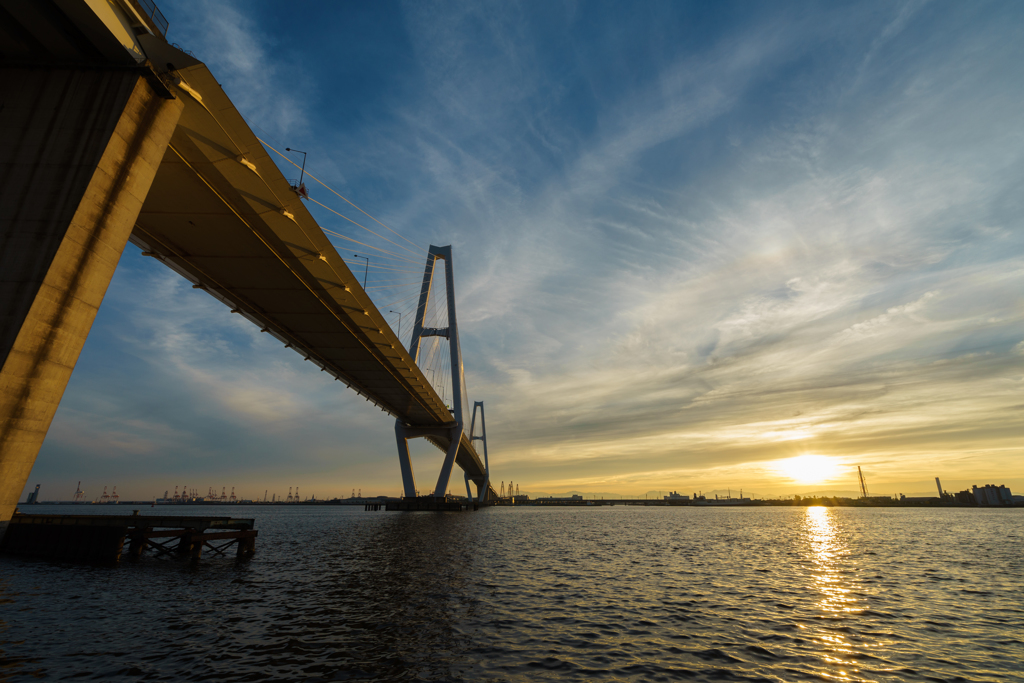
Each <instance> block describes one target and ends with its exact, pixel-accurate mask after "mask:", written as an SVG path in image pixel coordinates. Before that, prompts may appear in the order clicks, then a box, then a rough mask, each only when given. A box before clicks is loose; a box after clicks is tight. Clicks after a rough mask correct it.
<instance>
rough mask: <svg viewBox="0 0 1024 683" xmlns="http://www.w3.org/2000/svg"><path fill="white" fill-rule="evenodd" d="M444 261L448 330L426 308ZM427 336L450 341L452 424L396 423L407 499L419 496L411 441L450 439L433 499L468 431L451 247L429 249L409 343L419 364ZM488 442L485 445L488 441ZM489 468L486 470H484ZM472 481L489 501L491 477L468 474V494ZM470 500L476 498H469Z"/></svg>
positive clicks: (442, 493)
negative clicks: (433, 322) (431, 320)
mask: <svg viewBox="0 0 1024 683" xmlns="http://www.w3.org/2000/svg"><path fill="white" fill-rule="evenodd" d="M438 260H441V261H444V276H445V280H444V282H445V294H446V296H447V301H446V304H447V308H448V323H447V326H446V327H426V315H427V305H428V304H429V298H430V286H431V284H432V283H433V280H434V273H435V266H436V265H437V261H438ZM426 337H444V338H445V339H447V340H448V349H449V354H450V356H451V358H450V360H451V362H450V366H451V373H452V376H451V391H452V405H451V408H450V411H451V414H452V421H451V423H449V424H448V425H444V426H431V427H421V426H417V425H409V424H405V423H403V422H402V421H401V420H396V421H395V438H396V440H397V442H398V460H399V464H400V466H401V469H402V485H403V488H404V492H405V497H406V498H414V497H416V480H415V477H414V476H413V471H412V459H411V458H410V456H409V439H412V438H417V437H426V438H430V437H434V438H435V439H440V440H447V441H448V444H449V445H448V448H447V451H446V452H445V457H444V462H443V464H442V465H441V472H440V474H438V477H437V484H436V485H435V486H434V492H433V496H434V497H435V498H443V497H444V496H445V492H446V491H447V490H448V483H449V481H450V480H451V475H452V467H453V466H454V465H455V459H456V456H457V455H458V453H459V448H460V446H461V445H462V437H463V435H464V433H465V432H466V421H465V415H466V412H467V411H466V407H467V398H466V376H465V373H464V371H463V366H462V348H461V346H460V344H459V325H458V316H457V315H456V313H455V272H454V265H453V262H452V248H451V245H449V246H446V247H438V246H435V245H433V244H432V245H430V249H428V250H427V263H426V267H425V268H424V271H423V283H422V285H421V286H420V296H419V302H418V304H417V307H416V316H415V319H414V320H413V327H412V337H411V339H410V341H409V355H410V356H412V359H413V361H414V362H415V363H416V364H417V365H419V362H420V348H421V345H422V342H423V339H424V338H426ZM479 406H480V411H481V413H480V414H481V419H480V424H481V429H482V428H483V404H482V403H480V404H479ZM476 407H477V404H474V407H473V419H474V420H475V418H476ZM468 436H469V437H470V444H472V437H473V431H472V426H471V428H470V433H469V435H468ZM481 438H482V437H481ZM485 443H486V442H485ZM485 469H486V467H485ZM470 481H472V482H473V483H474V484H476V486H477V492H478V494H477V495H478V497H479V500H481V501H483V500H486V496H487V490H488V476H487V474H486V472H485V474H484V476H476V477H471V476H469V474H468V473H467V475H466V492H467V494H468V493H471V492H470V488H469V483H470ZM469 497H470V498H472V497H473V496H472V495H470V496H469Z"/></svg>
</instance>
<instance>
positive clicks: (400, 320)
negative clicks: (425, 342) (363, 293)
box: [363, 286, 402, 339]
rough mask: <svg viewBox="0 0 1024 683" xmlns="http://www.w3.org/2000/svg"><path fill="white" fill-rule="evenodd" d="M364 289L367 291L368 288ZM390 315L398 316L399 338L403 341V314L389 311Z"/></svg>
mask: <svg viewBox="0 0 1024 683" xmlns="http://www.w3.org/2000/svg"><path fill="white" fill-rule="evenodd" d="M363 289H366V287H365V286H364V287H363ZM388 313H394V314H396V315H397V316H398V338H399V339H401V338H402V314H401V313H399V312H398V311H388Z"/></svg>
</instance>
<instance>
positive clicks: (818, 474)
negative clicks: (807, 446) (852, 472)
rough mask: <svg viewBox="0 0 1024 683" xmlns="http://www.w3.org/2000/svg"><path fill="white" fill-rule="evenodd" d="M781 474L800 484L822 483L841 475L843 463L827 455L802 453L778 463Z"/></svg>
mask: <svg viewBox="0 0 1024 683" xmlns="http://www.w3.org/2000/svg"><path fill="white" fill-rule="evenodd" d="M776 466H777V468H778V472H779V474H781V475H782V476H784V477H789V478H790V479H792V480H793V481H795V482H798V483H800V484H821V483H823V482H826V481H828V480H830V479H833V478H835V477H837V476H839V475H840V474H841V473H842V471H843V467H842V465H841V464H840V463H839V462H838V461H837V460H836V459H835V458H830V457H829V456H827V455H800V456H797V457H795V458H786V459H785V460H779V461H778V462H777V463H776Z"/></svg>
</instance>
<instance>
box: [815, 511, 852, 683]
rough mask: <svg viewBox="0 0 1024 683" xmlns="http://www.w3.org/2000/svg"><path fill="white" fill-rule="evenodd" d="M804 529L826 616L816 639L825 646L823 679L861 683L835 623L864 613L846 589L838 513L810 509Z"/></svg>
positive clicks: (843, 551)
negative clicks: (825, 666)
mask: <svg viewBox="0 0 1024 683" xmlns="http://www.w3.org/2000/svg"><path fill="white" fill-rule="evenodd" d="M804 529H805V532H806V534H807V539H808V543H809V546H810V553H809V558H808V559H810V561H811V565H812V567H813V571H814V584H815V587H816V588H817V589H818V591H819V592H820V593H821V601H820V602H819V603H818V607H819V608H820V609H821V611H822V612H824V613H825V615H824V620H823V623H822V626H821V628H820V629H819V632H818V634H817V638H818V639H819V640H820V641H821V642H822V645H824V648H823V651H822V655H821V656H822V659H823V660H824V661H825V662H826V663H827V665H828V667H829V671H823V672H820V673H821V675H822V676H825V677H828V678H834V679H837V680H844V681H852V680H861V679H860V678H859V676H857V677H855V676H856V674H857V673H858V669H857V668H856V666H857V665H856V661H855V660H854V659H852V656H855V655H856V651H855V650H854V648H853V645H852V643H850V642H849V641H848V640H847V639H846V636H845V635H844V634H843V632H842V631H841V630H840V629H838V628H836V626H840V624H834V623H833V622H834V620H841V619H842V617H843V616H844V615H846V614H849V613H856V612H860V611H863V610H864V607H863V606H859V605H857V604H856V603H857V598H856V597H854V595H853V591H852V588H851V587H850V586H846V585H844V576H843V572H842V562H843V559H844V558H845V557H846V555H847V548H846V543H845V542H844V541H843V540H842V538H841V537H840V534H839V529H838V524H837V520H836V513H835V512H834V511H833V510H831V509H830V508H826V507H819V506H813V507H808V508H807V516H806V517H805V518H804Z"/></svg>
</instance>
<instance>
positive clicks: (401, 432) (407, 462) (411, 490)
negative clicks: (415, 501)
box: [395, 420, 416, 498]
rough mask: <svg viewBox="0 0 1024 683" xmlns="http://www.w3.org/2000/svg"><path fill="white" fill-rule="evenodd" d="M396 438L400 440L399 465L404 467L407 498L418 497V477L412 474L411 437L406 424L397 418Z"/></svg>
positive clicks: (403, 473)
mask: <svg viewBox="0 0 1024 683" xmlns="http://www.w3.org/2000/svg"><path fill="white" fill-rule="evenodd" d="M395 439H396V440H397V441H398V465H399V467H401V468H402V488H403V489H404V490H405V497H406V498H415V497H416V479H415V478H414V477H413V474H412V458H411V457H410V456H409V437H408V436H407V435H406V433H405V426H404V425H403V424H402V423H401V421H399V420H395Z"/></svg>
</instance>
